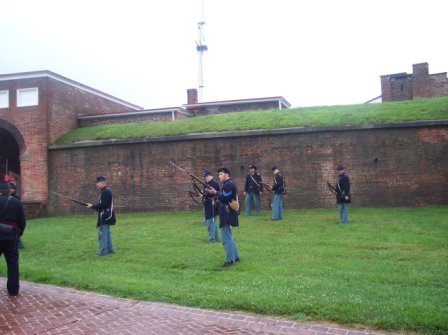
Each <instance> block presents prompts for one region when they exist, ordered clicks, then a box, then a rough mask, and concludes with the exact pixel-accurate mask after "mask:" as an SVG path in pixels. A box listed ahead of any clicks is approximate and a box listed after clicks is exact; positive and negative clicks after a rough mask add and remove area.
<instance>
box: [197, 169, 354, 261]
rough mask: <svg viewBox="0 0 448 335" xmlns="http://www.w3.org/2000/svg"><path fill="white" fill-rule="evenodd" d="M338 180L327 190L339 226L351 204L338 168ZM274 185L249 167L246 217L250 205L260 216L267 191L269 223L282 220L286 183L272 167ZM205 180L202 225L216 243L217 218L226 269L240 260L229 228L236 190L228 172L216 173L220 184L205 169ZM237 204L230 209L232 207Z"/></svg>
mask: <svg viewBox="0 0 448 335" xmlns="http://www.w3.org/2000/svg"><path fill="white" fill-rule="evenodd" d="M336 170H337V172H338V177H337V180H336V183H335V185H330V184H329V186H331V187H330V189H331V190H332V192H333V193H334V194H335V195H336V203H337V206H338V209H339V216H340V223H341V224H347V223H348V206H349V203H350V202H351V196H350V180H349V177H348V175H347V174H346V173H345V167H344V166H343V165H341V164H339V165H338V166H337V168H336ZM272 173H273V174H274V181H273V183H272V186H270V185H268V184H266V183H264V182H263V179H262V177H261V175H260V174H259V173H258V172H257V167H256V166H255V165H253V164H251V165H249V173H248V174H247V176H246V181H245V184H244V191H243V195H244V196H245V201H244V202H245V214H246V216H250V215H251V207H252V204H253V205H254V208H255V215H257V216H258V215H260V196H261V194H262V193H263V190H264V189H266V190H268V191H269V192H271V193H272V194H273V196H272V203H271V207H272V221H277V220H282V219H283V194H285V193H286V183H285V180H284V177H283V174H282V173H281V172H280V170H279V168H278V167H277V166H273V167H272ZM203 176H204V178H205V184H204V189H203V192H202V197H203V206H204V215H205V221H204V224H205V225H206V226H207V230H208V242H209V243H214V242H217V241H218V230H217V225H216V217H217V216H219V228H220V229H221V239H222V244H223V246H224V252H225V262H224V264H223V267H229V266H231V265H233V264H234V263H236V262H238V261H239V260H240V256H239V253H238V249H237V247H236V243H235V239H234V238H233V236H232V227H236V226H238V215H239V201H238V189H237V186H236V184H235V182H234V181H233V179H232V178H231V173H230V171H229V169H227V168H221V169H219V170H218V177H219V181H220V182H221V184H222V188H220V185H219V183H218V182H217V181H216V180H215V179H214V177H213V173H212V172H211V171H210V170H208V169H206V170H204V174H203ZM234 203H236V204H238V205H237V206H232V204H234Z"/></svg>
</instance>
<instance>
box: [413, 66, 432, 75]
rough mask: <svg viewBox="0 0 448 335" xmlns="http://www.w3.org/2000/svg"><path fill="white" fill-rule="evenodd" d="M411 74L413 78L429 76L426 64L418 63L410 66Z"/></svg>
mask: <svg viewBox="0 0 448 335" xmlns="http://www.w3.org/2000/svg"><path fill="white" fill-rule="evenodd" d="M412 72H413V75H414V77H420V78H426V77H428V76H429V66H428V63H419V64H414V65H412Z"/></svg>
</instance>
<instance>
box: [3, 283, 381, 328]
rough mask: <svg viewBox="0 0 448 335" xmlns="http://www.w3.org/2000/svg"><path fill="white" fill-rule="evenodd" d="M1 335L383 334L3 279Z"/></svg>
mask: <svg viewBox="0 0 448 335" xmlns="http://www.w3.org/2000/svg"><path fill="white" fill-rule="evenodd" d="M0 334H1V335H12V334H14V335H18V334H27V335H28V334H45V335H49V334H76V335H83V334H89V335H91V334H108V335H109V334H117V335H118V334H132V335H138V334H154V335H165V334H169V335H174V334H176V335H177V334H179V335H184V334H185V335H187V334H188V335H197V334H213V335H218V334H232V335H251V334H257V335H274V334H275V335H283V334H288V335H291V334H297V335H329V334H334V335H368V334H370V335H378V333H371V332H366V331H354V330H348V329H341V328H333V327H329V326H322V325H314V324H305V323H298V322H291V321H284V320H278V319H273V318H266V317H262V316H253V315H250V316H249V315H244V314H237V313H225V312H216V311H212V310H205V309H197V308H188V307H181V306H177V305H170V304H165V303H152V302H143V301H135V300H129V299H120V298H114V297H109V296H105V295H99V294H94V293H88V292H81V291H75V290H72V289H65V288H59V287H55V286H50V285H41V284H34V283H29V282H24V281H21V293H20V295H19V296H17V297H10V296H8V294H7V291H6V281H5V278H0Z"/></svg>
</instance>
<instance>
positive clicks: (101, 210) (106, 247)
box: [86, 176, 116, 256]
mask: <svg viewBox="0 0 448 335" xmlns="http://www.w3.org/2000/svg"><path fill="white" fill-rule="evenodd" d="M96 187H97V188H98V189H99V190H100V191H101V193H100V198H99V199H98V202H97V203H95V204H91V203H87V204H86V207H87V208H92V209H94V210H96V211H97V212H98V221H97V224H96V227H97V230H98V243H99V250H98V255H99V256H105V255H107V254H114V253H115V250H114V246H113V244H112V236H111V233H110V226H111V225H114V224H115V223H116V219H115V211H114V201H113V199H112V191H111V190H110V188H109V187H108V186H107V182H106V178H105V177H103V176H100V177H97V178H96Z"/></svg>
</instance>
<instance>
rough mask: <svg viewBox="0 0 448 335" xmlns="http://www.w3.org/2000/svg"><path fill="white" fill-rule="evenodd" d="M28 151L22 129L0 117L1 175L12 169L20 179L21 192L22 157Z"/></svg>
mask: <svg viewBox="0 0 448 335" xmlns="http://www.w3.org/2000/svg"><path fill="white" fill-rule="evenodd" d="M25 151H26V146H25V141H24V139H23V136H22V134H21V133H20V131H19V130H18V129H17V128H16V127H15V126H14V125H13V124H12V123H10V122H9V121H6V120H3V119H0V177H1V180H3V177H4V175H5V173H6V172H7V170H8V171H11V172H12V173H13V174H14V175H15V176H16V178H17V180H18V187H17V189H18V192H19V193H20V174H21V173H20V158H21V155H22V154H24V153H25Z"/></svg>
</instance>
